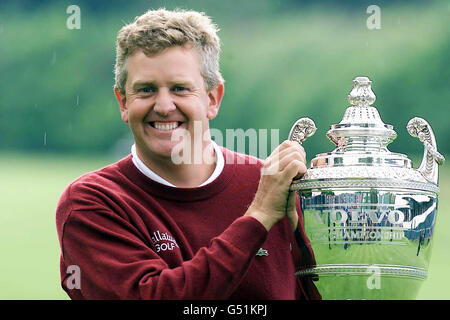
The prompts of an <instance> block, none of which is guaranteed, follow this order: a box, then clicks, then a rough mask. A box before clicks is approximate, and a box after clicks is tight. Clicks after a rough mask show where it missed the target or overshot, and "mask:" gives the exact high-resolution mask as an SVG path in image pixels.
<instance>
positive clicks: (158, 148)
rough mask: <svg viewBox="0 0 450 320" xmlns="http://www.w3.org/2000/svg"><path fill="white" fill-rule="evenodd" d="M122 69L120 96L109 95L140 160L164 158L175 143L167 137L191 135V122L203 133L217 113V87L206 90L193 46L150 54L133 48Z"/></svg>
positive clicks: (218, 91) (218, 96)
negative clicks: (124, 79)
mask: <svg viewBox="0 0 450 320" xmlns="http://www.w3.org/2000/svg"><path fill="white" fill-rule="evenodd" d="M127 70H128V77H127V82H126V85H125V91H126V93H125V96H122V95H120V94H119V93H118V91H117V90H115V93H116V97H117V99H118V101H119V104H120V111H121V115H122V120H123V121H125V122H127V123H129V125H130V128H131V131H132V132H133V135H134V139H135V143H136V148H137V150H138V152H139V153H140V154H141V155H142V156H144V157H145V158H147V159H155V160H156V159H163V160H164V161H167V160H168V158H170V156H171V152H172V149H173V147H174V146H175V145H177V144H178V143H179V141H178V140H173V139H172V135H174V134H176V135H178V136H182V134H180V133H181V131H180V130H183V129H184V130H187V131H188V132H189V134H190V137H191V138H193V137H194V123H195V122H197V128H198V125H199V123H201V124H202V130H203V131H205V130H207V129H208V128H209V124H208V120H209V119H213V118H214V117H215V116H216V115H217V112H218V109H219V105H220V100H221V98H222V95H223V85H219V86H218V87H217V88H215V89H213V90H211V91H210V92H207V91H206V88H205V83H204V80H203V77H202V76H201V74H200V64H199V56H198V53H197V51H196V50H195V49H193V48H184V47H178V46H177V47H171V48H168V49H166V50H164V51H163V52H161V53H159V54H156V55H154V56H151V57H148V56H146V55H145V54H144V53H143V52H142V51H138V52H136V53H134V54H133V55H131V56H130V57H128V59H127ZM177 130H178V132H177ZM195 139H202V137H195Z"/></svg>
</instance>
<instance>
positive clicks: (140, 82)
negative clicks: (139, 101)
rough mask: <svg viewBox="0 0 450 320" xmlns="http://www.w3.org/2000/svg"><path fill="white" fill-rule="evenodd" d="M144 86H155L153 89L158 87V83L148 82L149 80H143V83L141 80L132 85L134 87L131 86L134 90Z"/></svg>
mask: <svg viewBox="0 0 450 320" xmlns="http://www.w3.org/2000/svg"><path fill="white" fill-rule="evenodd" d="M142 86H153V87H156V83H155V82H153V81H147V80H142V81H141V80H138V81H136V82H134V83H132V85H131V87H132V88H133V89H136V88H138V87H142Z"/></svg>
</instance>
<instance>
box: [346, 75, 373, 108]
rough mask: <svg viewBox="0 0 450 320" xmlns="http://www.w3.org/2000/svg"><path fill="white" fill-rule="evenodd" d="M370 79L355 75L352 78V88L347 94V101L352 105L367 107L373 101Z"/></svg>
mask: <svg viewBox="0 0 450 320" xmlns="http://www.w3.org/2000/svg"><path fill="white" fill-rule="evenodd" d="M371 84H372V81H370V79H369V78H367V77H356V78H355V79H354V80H353V89H352V91H351V92H350V94H349V95H348V101H349V102H350V103H351V105H352V106H354V107H368V106H370V105H371V104H373V103H374V102H375V99H376V97H375V94H374V93H373V92H372V88H371V87H370V86H371Z"/></svg>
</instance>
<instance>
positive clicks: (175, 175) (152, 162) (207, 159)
mask: <svg viewBox="0 0 450 320" xmlns="http://www.w3.org/2000/svg"><path fill="white" fill-rule="evenodd" d="M136 154H137V156H138V157H139V159H140V160H141V161H142V162H143V163H144V165H145V166H147V167H148V168H149V169H150V170H151V171H153V172H154V173H156V174H157V175H158V176H160V177H161V178H163V179H164V180H166V181H167V182H169V183H171V184H173V185H174V186H176V187H179V188H194V187H198V186H199V185H201V184H202V183H203V182H205V181H206V180H207V179H208V178H209V177H210V176H211V175H212V173H213V172H214V169H215V168H216V162H217V157H216V154H215V151H214V148H213V145H212V142H211V141H209V142H207V143H205V144H204V145H203V150H202V156H201V157H198V158H201V161H196V162H200V163H195V162H194V163H181V164H175V163H174V162H173V161H172V159H171V158H163V157H149V156H146V155H145V154H144V153H142V152H140V150H139V148H138V146H136ZM203 155H204V156H203ZM191 159H194V155H191Z"/></svg>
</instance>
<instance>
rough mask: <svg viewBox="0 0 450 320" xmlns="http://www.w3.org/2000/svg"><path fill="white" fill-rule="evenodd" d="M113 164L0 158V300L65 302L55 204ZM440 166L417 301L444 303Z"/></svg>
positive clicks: (444, 180)
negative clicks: (87, 176)
mask: <svg viewBox="0 0 450 320" xmlns="http://www.w3.org/2000/svg"><path fill="white" fill-rule="evenodd" d="M113 161H114V159H110V158H107V157H93V156H89V157H68V156H52V155H30V154H0V168H2V169H1V170H0V181H2V183H1V184H0V195H1V204H2V213H1V215H0V225H1V226H2V232H1V233H0V252H1V253H2V260H1V263H0V299H38V300H41V299H43V300H45V299H68V297H67V295H66V294H65V292H64V291H63V290H62V289H61V287H60V274H59V254H60V248H59V243H58V237H57V234H56V228H55V208H56V204H57V201H58V199H59V197H60V195H61V193H62V191H63V190H64V188H65V187H66V186H67V184H68V183H70V182H71V181H72V180H74V179H75V178H77V177H78V176H80V175H81V174H83V173H85V172H88V171H92V170H95V169H98V168H100V167H102V166H104V165H107V164H109V163H111V162H113ZM441 168H442V169H441V172H440V177H441V183H440V188H441V195H440V198H439V201H440V202H439V212H438V217H437V227H436V232H435V238H434V244H433V254H432V258H431V265H430V269H429V271H430V273H429V278H428V279H427V280H426V281H425V282H424V284H423V285H422V288H421V291H420V293H419V296H418V298H419V299H450V290H448V287H449V286H450V278H449V277H448V276H447V270H448V266H449V265H450V251H449V250H448V243H450V232H449V231H448V230H449V229H450V216H449V215H448V212H449V211H450V197H449V196H450V169H449V168H447V167H446V166H444V167H441Z"/></svg>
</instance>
